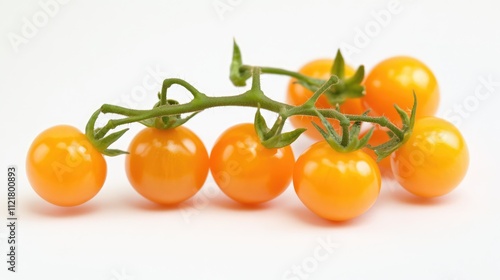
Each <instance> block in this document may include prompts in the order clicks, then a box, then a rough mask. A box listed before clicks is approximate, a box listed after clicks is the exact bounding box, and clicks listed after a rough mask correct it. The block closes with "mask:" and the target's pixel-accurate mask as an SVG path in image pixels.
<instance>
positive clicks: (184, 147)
mask: <svg viewBox="0 0 500 280" xmlns="http://www.w3.org/2000/svg"><path fill="white" fill-rule="evenodd" d="M125 162H126V165H125V167H126V171H127V176H128V179H129V181H130V184H132V186H133V187H134V189H135V190H136V191H137V192H138V193H139V194H141V195H142V196H144V197H145V198H147V199H149V200H150V201H153V202H155V203H158V204H163V205H173V204H177V203H180V202H183V201H185V200H187V199H188V198H190V197H192V196H193V195H195V194H196V193H197V192H198V191H199V190H200V189H201V187H202V186H203V184H204V183H205V180H206V178H207V174H208V168H209V161H208V153H207V150H206V149H205V146H204V145H203V143H202V142H201V140H200V138H198V136H196V134H194V133H193V132H192V131H191V130H189V129H188V128H185V127H182V126H180V127H176V128H173V129H167V130H161V129H156V128H145V129H143V130H142V131H140V132H139V133H138V134H137V135H136V136H135V137H134V139H133V140H132V142H131V143H130V147H129V154H128V155H127V156H126V159H125Z"/></svg>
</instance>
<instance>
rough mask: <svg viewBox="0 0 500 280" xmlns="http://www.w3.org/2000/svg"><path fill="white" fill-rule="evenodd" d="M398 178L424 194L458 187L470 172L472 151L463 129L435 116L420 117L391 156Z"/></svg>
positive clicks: (436, 193)
mask: <svg viewBox="0 0 500 280" xmlns="http://www.w3.org/2000/svg"><path fill="white" fill-rule="evenodd" d="M391 166H392V171H393V173H394V175H395V178H396V180H397V181H398V182H399V184H400V185H401V186H403V188H405V189H406V190H407V191H409V192H411V193H413V194H415V195H417V196H421V197H429V198H430V197H437V196H442V195H445V194H447V193H449V192H451V191H452V190H453V189H455V188H456V187H457V186H458V185H459V184H460V182H461V181H462V179H463V178H464V177H465V174H466V173H467V168H468V166H469V152H468V148H467V144H466V143H465V140H464V138H463V136H462V134H461V133H460V131H459V130H458V129H457V128H456V127H455V126H454V125H453V124H451V123H449V122H448V121H445V120H443V119H440V118H436V117H426V118H421V119H417V121H416V122H415V126H414V128H413V132H412V134H411V136H410V137H409V139H408V141H407V142H406V143H404V144H403V145H402V146H401V147H400V148H399V149H398V150H396V151H395V152H394V153H393V154H392V155H391Z"/></svg>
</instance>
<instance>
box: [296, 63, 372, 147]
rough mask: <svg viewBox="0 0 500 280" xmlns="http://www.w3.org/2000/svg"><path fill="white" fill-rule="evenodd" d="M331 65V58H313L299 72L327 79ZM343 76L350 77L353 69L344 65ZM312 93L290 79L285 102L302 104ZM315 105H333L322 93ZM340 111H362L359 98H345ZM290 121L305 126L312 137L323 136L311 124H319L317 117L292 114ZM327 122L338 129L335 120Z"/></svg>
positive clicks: (317, 138)
mask: <svg viewBox="0 0 500 280" xmlns="http://www.w3.org/2000/svg"><path fill="white" fill-rule="evenodd" d="M332 65H333V60H331V59H318V60H313V61H311V62H309V63H307V64H306V65H304V66H303V67H302V68H301V69H300V70H299V73H301V74H304V75H306V76H309V77H313V78H318V79H324V80H327V79H329V78H330V76H331V74H330V70H331V68H332ZM344 71H345V76H346V77H350V76H352V75H354V69H352V68H351V67H350V66H348V65H346V66H345V69H344ZM312 95H313V92H311V91H310V90H308V89H306V88H305V87H303V86H301V85H300V84H298V83H297V80H296V79H291V80H290V82H289V84H288V92H287V102H288V104H290V105H294V106H298V105H302V104H304V103H305V102H306V101H307V100H308V99H309V97H311V96H312ZM316 107H318V108H323V109H327V108H333V106H332V105H331V104H330V102H328V99H327V98H326V96H324V95H322V96H320V98H319V99H318V101H317V102H316ZM340 111H341V112H343V113H345V114H362V113H363V112H364V107H363V105H362V103H361V99H360V98H351V99H348V100H346V101H345V102H344V103H342V105H340ZM290 121H291V122H292V124H293V126H294V127H297V128H301V127H303V128H306V129H307V130H306V132H305V134H306V135H307V136H309V137H311V138H313V139H316V140H322V139H323V137H322V136H321V134H320V133H319V132H318V130H316V128H315V127H314V126H313V125H312V123H311V122H312V121H314V122H315V123H316V124H318V125H320V126H321V127H323V125H321V121H320V120H319V118H318V117H308V116H292V117H290ZM329 122H330V123H331V124H332V126H333V127H334V128H336V129H337V130H340V124H339V122H338V121H337V120H333V119H329Z"/></svg>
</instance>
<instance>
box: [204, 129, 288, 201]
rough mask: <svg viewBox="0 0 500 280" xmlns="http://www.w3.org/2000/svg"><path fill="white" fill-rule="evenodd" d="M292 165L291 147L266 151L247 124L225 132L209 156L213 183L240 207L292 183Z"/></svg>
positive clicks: (275, 193)
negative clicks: (240, 204)
mask: <svg viewBox="0 0 500 280" xmlns="http://www.w3.org/2000/svg"><path fill="white" fill-rule="evenodd" d="M293 165H294V156H293V151H292V149H291V148H290V146H286V147H283V148H279V149H267V148H265V147H264V146H263V145H262V144H261V143H260V140H259V138H258V137H257V134H256V132H255V128H254V125H253V124H249V123H245V124H239V125H235V126H233V127H230V128H229V129H227V130H226V131H225V132H224V133H222V135H221V136H220V137H219V139H218V140H217V141H216V143H215V145H214V147H213V149H212V152H211V154H210V171H211V172H212V176H213V178H214V179H215V182H216V183H217V185H218V186H219V188H220V189H221V190H222V192H224V193H225V194H226V195H227V196H229V197H230V198H232V199H233V200H235V201H237V202H240V203H242V204H259V203H263V202H267V201H269V200H272V199H274V198H275V197H277V196H278V195H280V194H281V193H282V192H283V191H284V190H285V189H286V188H287V187H288V185H289V184H290V182H291V180H292V172H293Z"/></svg>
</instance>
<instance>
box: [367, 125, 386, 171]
mask: <svg viewBox="0 0 500 280" xmlns="http://www.w3.org/2000/svg"><path fill="white" fill-rule="evenodd" d="M387 130H388V129H387V128H384V127H380V126H375V129H374V130H373V134H372V136H371V137H370V140H369V141H368V144H369V145H371V146H372V147H375V146H378V145H380V144H383V143H385V142H387V141H389V139H390V138H389V135H388V134H387ZM367 132H368V131H367ZM367 132H365V133H362V134H361V135H360V138H361V137H363V136H365V135H366V133H367ZM362 150H363V152H365V153H367V154H368V155H369V156H370V157H371V158H372V159H373V160H375V161H377V155H376V154H375V151H373V150H372V149H368V148H367V147H365V148H363V149H362ZM377 165H378V167H379V169H380V173H381V174H382V175H383V176H385V177H392V170H391V159H390V157H385V158H383V159H382V160H381V161H378V162H377Z"/></svg>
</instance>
